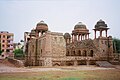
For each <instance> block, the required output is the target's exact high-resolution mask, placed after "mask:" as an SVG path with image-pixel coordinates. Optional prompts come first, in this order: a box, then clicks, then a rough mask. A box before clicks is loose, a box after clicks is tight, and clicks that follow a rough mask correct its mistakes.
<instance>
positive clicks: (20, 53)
mask: <svg viewBox="0 0 120 80" xmlns="http://www.w3.org/2000/svg"><path fill="white" fill-rule="evenodd" d="M13 52H14V56H15V58H23V57H24V53H23V50H22V49H15V50H14V51H13Z"/></svg>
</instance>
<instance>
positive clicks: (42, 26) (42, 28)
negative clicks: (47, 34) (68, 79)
mask: <svg viewBox="0 0 120 80" xmlns="http://www.w3.org/2000/svg"><path fill="white" fill-rule="evenodd" d="M36 30H38V31H47V30H48V25H47V24H46V23H45V22H44V21H40V22H39V23H37V25H36Z"/></svg>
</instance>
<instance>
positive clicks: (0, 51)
mask: <svg viewBox="0 0 120 80" xmlns="http://www.w3.org/2000/svg"><path fill="white" fill-rule="evenodd" d="M1 53H2V50H1V43H0V55H1Z"/></svg>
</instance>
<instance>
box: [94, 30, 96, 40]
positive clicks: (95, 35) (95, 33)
mask: <svg viewBox="0 0 120 80" xmlns="http://www.w3.org/2000/svg"><path fill="white" fill-rule="evenodd" d="M94 31H95V39H96V30H94Z"/></svg>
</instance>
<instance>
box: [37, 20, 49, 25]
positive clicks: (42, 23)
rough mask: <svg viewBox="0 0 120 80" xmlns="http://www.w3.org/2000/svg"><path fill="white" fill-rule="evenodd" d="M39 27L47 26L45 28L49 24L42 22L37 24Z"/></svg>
mask: <svg viewBox="0 0 120 80" xmlns="http://www.w3.org/2000/svg"><path fill="white" fill-rule="evenodd" d="M39 25H45V26H47V24H46V23H45V22H44V21H43V20H42V21H40V22H39V23H37V26H39Z"/></svg>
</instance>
